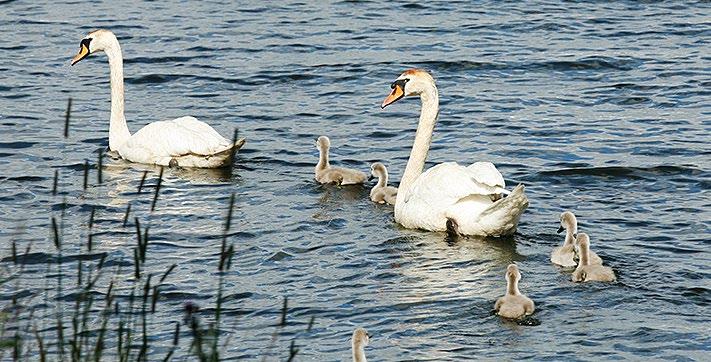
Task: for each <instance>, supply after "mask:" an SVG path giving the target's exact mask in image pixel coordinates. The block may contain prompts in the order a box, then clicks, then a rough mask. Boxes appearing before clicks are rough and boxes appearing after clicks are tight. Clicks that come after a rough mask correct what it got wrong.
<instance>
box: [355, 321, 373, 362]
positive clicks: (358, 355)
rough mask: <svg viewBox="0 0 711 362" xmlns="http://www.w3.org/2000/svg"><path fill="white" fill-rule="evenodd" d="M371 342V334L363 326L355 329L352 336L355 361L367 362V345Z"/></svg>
mask: <svg viewBox="0 0 711 362" xmlns="http://www.w3.org/2000/svg"><path fill="white" fill-rule="evenodd" d="M368 342H370V335H369V334H368V332H366V331H365V329H363V328H360V327H358V328H356V329H355V330H354V331H353V337H352V338H351V347H352V348H353V362H366V359H365V346H367V345H368Z"/></svg>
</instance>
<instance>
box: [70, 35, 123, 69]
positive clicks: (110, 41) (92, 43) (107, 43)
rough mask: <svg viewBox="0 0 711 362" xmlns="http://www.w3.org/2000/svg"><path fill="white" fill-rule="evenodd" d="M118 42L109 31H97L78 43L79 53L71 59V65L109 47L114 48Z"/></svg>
mask: <svg viewBox="0 0 711 362" xmlns="http://www.w3.org/2000/svg"><path fill="white" fill-rule="evenodd" d="M117 45H118V40H116V35H114V33H112V32H111V31H109V30H106V29H99V30H95V31H92V32H91V33H89V34H88V35H87V36H86V37H84V39H82V40H81V43H79V53H77V55H75V56H74V58H72V62H71V64H72V65H74V64H76V63H78V62H79V61H81V60H82V59H84V58H86V57H88V56H89V54H93V53H96V52H100V51H104V50H106V49H108V48H109V47H116V46H117Z"/></svg>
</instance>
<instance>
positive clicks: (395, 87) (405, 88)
mask: <svg viewBox="0 0 711 362" xmlns="http://www.w3.org/2000/svg"><path fill="white" fill-rule="evenodd" d="M434 85H435V81H434V78H432V76H431V75H430V73H428V72H427V71H426V70H423V69H408V70H406V71H404V72H403V73H402V74H400V76H399V77H398V78H397V79H396V80H395V81H394V82H393V83H392V84H391V85H390V88H391V89H392V91H391V92H390V95H389V96H388V97H387V98H385V100H384V101H383V104H382V105H381V106H380V107H381V108H385V107H387V106H388V105H391V104H393V103H395V102H397V101H398V100H400V99H401V98H403V97H406V96H408V97H409V96H414V95H420V94H422V92H424V91H425V90H426V89H428V88H432V87H433V86H434Z"/></svg>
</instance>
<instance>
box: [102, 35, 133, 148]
mask: <svg viewBox="0 0 711 362" xmlns="http://www.w3.org/2000/svg"><path fill="white" fill-rule="evenodd" d="M104 52H105V53H106V56H107V57H108V58H109V69H110V70H111V119H110V121H109V149H110V150H112V151H116V150H117V149H118V148H119V146H121V145H122V144H124V143H125V142H126V141H128V139H129V138H131V132H129V130H128V126H127V125H126V117H125V116H124V114H123V109H124V100H123V56H122V55H121V46H120V45H119V43H118V40H115V41H114V42H112V44H111V45H110V46H108V47H106V48H105V49H104Z"/></svg>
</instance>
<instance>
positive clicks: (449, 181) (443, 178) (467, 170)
mask: <svg viewBox="0 0 711 362" xmlns="http://www.w3.org/2000/svg"><path fill="white" fill-rule="evenodd" d="M477 164H479V165H478V166H476V167H472V166H475V165H477ZM486 164H488V165H486ZM501 188H503V177H502V176H501V174H500V173H499V171H498V170H496V167H494V165H493V164H491V163H489V162H477V163H476V164H473V165H471V166H470V167H464V166H461V165H458V164H457V163H456V162H445V163H440V164H439V165H436V166H434V167H432V168H430V169H428V170H427V171H425V172H424V173H422V175H420V177H418V178H417V180H415V182H414V184H413V186H412V189H411V190H412V195H421V196H425V195H428V196H430V197H432V198H435V199H440V200H442V199H444V200H446V199H449V200H452V201H451V202H452V203H454V202H456V201H457V200H460V199H463V198H465V197H467V196H471V195H491V194H496V193H499V192H500V191H499V189H501Z"/></svg>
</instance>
